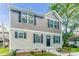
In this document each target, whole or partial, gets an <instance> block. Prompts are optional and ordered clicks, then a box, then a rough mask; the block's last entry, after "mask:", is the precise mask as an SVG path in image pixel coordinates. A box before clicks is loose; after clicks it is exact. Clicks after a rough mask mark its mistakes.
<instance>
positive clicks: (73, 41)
mask: <svg viewBox="0 0 79 59" xmlns="http://www.w3.org/2000/svg"><path fill="white" fill-rule="evenodd" d="M68 43H69V44H70V45H74V46H76V47H79V36H72V37H70V38H69V41H68Z"/></svg>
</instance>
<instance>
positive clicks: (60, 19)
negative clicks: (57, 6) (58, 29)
mask: <svg viewBox="0 0 79 59" xmlns="http://www.w3.org/2000/svg"><path fill="white" fill-rule="evenodd" d="M53 12H54V13H55V15H56V16H57V18H58V19H59V20H55V21H58V22H62V18H61V17H60V15H59V14H58V13H57V12H56V11H55V10H53V11H51V12H49V13H46V14H45V16H46V15H49V14H51V13H52V14H54V13H53ZM46 18H50V17H46ZM50 19H52V18H50Z"/></svg>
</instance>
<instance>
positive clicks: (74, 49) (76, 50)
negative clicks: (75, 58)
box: [71, 48, 79, 52]
mask: <svg viewBox="0 0 79 59" xmlns="http://www.w3.org/2000/svg"><path fill="white" fill-rule="evenodd" d="M71 52H79V48H71Z"/></svg>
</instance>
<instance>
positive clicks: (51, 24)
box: [48, 19, 59, 29]
mask: <svg viewBox="0 0 79 59" xmlns="http://www.w3.org/2000/svg"><path fill="white" fill-rule="evenodd" d="M48 27H50V28H55V29H59V22H57V21H53V20H49V19H48Z"/></svg>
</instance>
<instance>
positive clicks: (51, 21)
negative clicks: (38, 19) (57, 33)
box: [48, 20, 53, 28]
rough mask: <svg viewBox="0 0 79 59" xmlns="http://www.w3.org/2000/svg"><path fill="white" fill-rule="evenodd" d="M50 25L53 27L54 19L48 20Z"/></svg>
mask: <svg viewBox="0 0 79 59" xmlns="http://www.w3.org/2000/svg"><path fill="white" fill-rule="evenodd" d="M48 27H50V28H53V20H48Z"/></svg>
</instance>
